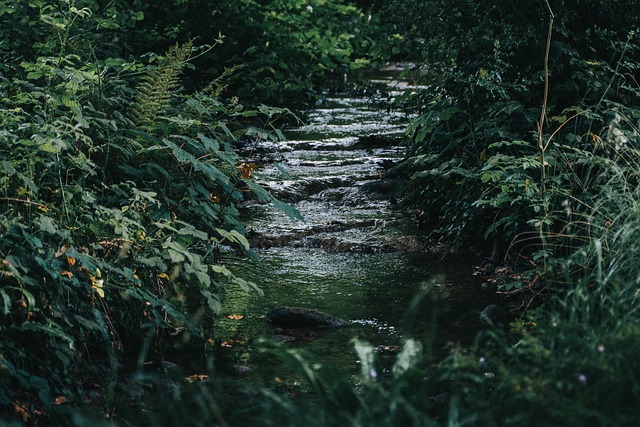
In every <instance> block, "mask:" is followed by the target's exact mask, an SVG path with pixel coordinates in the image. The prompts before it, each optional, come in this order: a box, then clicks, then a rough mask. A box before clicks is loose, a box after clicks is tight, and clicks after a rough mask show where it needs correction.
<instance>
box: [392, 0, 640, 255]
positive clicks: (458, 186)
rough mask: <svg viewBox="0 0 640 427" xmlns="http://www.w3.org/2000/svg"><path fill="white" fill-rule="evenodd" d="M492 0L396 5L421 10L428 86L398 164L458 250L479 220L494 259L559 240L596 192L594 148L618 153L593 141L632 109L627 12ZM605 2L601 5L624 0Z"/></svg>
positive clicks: (633, 60) (606, 137) (607, 136)
mask: <svg viewBox="0 0 640 427" xmlns="http://www.w3.org/2000/svg"><path fill="white" fill-rule="evenodd" d="M490 3H491V4H488V3H487V4H485V3H482V2H480V3H478V2H475V3H470V2H456V3H454V4H453V5H450V4H447V5H444V4H440V3H439V2H437V1H435V2H420V4H419V5H418V2H411V6H410V7H408V6H407V5H405V6H403V8H400V7H398V10H399V11H401V12H402V11H403V10H406V9H405V8H408V9H409V10H411V13H412V14H417V15H419V16H423V17H424V18H425V19H426V22H427V24H425V25H421V26H411V27H410V29H411V30H410V31H415V32H417V33H418V35H419V37H415V38H413V40H414V42H415V43H418V44H419V46H418V47H416V48H415V49H414V50H412V55H413V56H412V58H415V59H418V60H419V61H421V63H420V64H419V65H418V66H419V67H422V70H423V72H422V74H423V76H424V77H423V80H424V82H425V84H428V85H429V86H428V88H427V89H424V90H422V91H420V92H418V93H417V94H414V95H412V98H413V100H414V102H415V103H416V104H417V106H419V107H420V108H421V109H422V111H424V113H423V114H422V115H420V116H419V117H418V118H417V119H415V120H414V122H413V124H412V125H411V126H410V127H409V128H408V131H407V135H408V137H409V140H410V144H409V150H408V155H409V158H408V159H407V161H406V162H405V163H404V165H403V166H402V167H403V168H404V170H405V171H406V173H407V174H409V175H410V176H411V177H412V179H413V182H414V184H413V185H412V195H413V201H414V203H415V204H417V205H418V206H420V207H421V208H422V209H424V211H425V215H424V216H425V217H426V218H428V220H429V221H430V223H431V224H432V225H433V226H434V227H436V228H437V229H438V230H439V231H440V232H441V234H443V235H445V236H448V240H449V241H450V242H451V241H453V242H455V243H457V245H458V246H459V247H467V246H468V245H470V244H472V242H473V241H474V240H476V236H478V234H479V233H478V232H477V230H483V232H486V236H485V237H486V238H489V237H491V240H495V241H496V243H499V244H500V245H497V246H496V247H497V248H500V247H501V248H502V249H501V250H496V251H495V252H496V255H497V256H502V255H504V252H505V250H506V249H507V248H508V247H509V244H511V243H512V242H515V243H520V244H519V245H518V246H519V248H518V249H517V250H518V251H520V250H525V253H529V254H530V253H531V252H534V251H535V249H536V248H540V247H541V246H545V250H547V249H548V248H547V245H548V243H549V239H553V240H554V243H557V246H558V247H561V248H567V247H569V246H572V245H574V244H575V241H574V242H573V243H572V242H566V243H565V242H562V240H563V239H562V236H563V235H564V234H566V231H567V227H569V225H568V224H569V223H572V219H577V220H578V221H581V220H582V219H578V217H579V215H581V213H579V211H580V207H581V206H584V205H585V204H586V205H589V206H592V205H593V203H592V202H593V198H594V197H596V196H597V195H598V194H600V189H601V187H600V184H601V182H602V181H601V180H599V179H597V178H596V177H597V176H598V172H599V167H598V166H595V165H592V164H590V163H591V161H592V159H593V157H594V156H596V157H598V158H602V161H608V159H611V160H615V156H614V158H611V157H609V155H610V154H612V152H611V151H606V150H603V149H602V148H603V144H602V141H611V138H612V137H613V134H612V132H613V129H620V132H622V133H625V132H627V131H629V130H630V128H629V127H628V126H629V125H630V123H633V121H634V120H635V119H631V120H630V121H629V118H632V117H635V116H636V115H637V112H636V111H635V108H634V107H633V105H635V104H636V103H637V102H636V101H637V99H638V85H637V84H636V83H633V82H634V78H635V77H633V76H635V74H637V72H636V70H637V63H638V51H637V49H636V47H635V45H634V43H633V42H632V40H633V38H634V37H635V36H634V34H633V30H634V28H635V27H634V26H635V23H634V22H635V21H634V19H635V18H634V16H635V15H634V12H631V13H630V14H629V15H625V16H621V15H618V18H612V19H608V18H607V19H602V20H599V19H593V17H594V16H596V13H595V12H594V11H595V10H598V9H599V8H600V6H601V4H600V3H598V2H590V1H576V2H569V3H567V2H564V3H562V4H560V3H555V2H551V4H550V9H549V8H548V7H547V5H546V4H545V2H525V3H524V4H523V3H518V4H517V5H516V4H513V3H508V2H498V3H496V2H490ZM614 3H615V4H613V3H612V4H608V5H607V7H611V8H614V9H616V10H624V8H625V5H626V4H627V3H626V2H624V1H620V2H614ZM396 5H397V2H390V3H389V4H388V6H387V10H388V12H389V13H392V12H393V11H394V10H395V9H394V8H395V6H396ZM550 10H551V11H552V12H553V14H554V15H553V16H554V19H553V22H552V24H553V25H552V27H551V32H550V33H548V29H549V17H550ZM403 18H406V15H400V17H397V18H396V20H397V21H401V20H402V19H403ZM392 22H395V21H393V20H392ZM394 28H395V29H396V30H397V31H399V34H400V36H404V35H405V33H404V32H402V31H401V28H400V27H398V26H397V24H396V27H394ZM408 31H409V30H408ZM549 36H550V37H549ZM547 41H549V42H550V45H549V49H548V55H549V56H548V59H546V58H545V56H546V54H545V45H546V43H547ZM450 46H453V48H450ZM416 52H417V53H416ZM532 53H533V54H532ZM545 64H547V65H548V70H547V69H546V68H545ZM547 77H548V79H549V86H548V87H546V86H545V78H547ZM547 95H548V97H547ZM543 100H546V101H544V104H543ZM543 107H544V109H545V110H544V114H543V115H542V116H541V109H542V108H543ZM625 129H626V130H625ZM614 133H615V132H614ZM613 138H614V139H616V138H617V137H613ZM624 138H626V140H627V141H629V142H630V143H632V141H633V139H629V136H628V135H627V136H625V137H624ZM617 139H619V138H617ZM605 145H606V143H605ZM596 163H597V162H596ZM594 186H595V187H594ZM567 203H568V204H569V205H570V206H569V208H567ZM567 209H569V210H570V211H572V212H574V213H576V215H577V216H573V217H571V218H567V217H566V215H565V214H566V212H567ZM523 233H524V234H523ZM580 238H581V237H578V240H579V239H580ZM532 248H533V249H532ZM560 253H562V251H560ZM540 257H541V259H546V258H547V257H546V256H545V255H543V254H541V255H540ZM541 262H542V261H541Z"/></svg>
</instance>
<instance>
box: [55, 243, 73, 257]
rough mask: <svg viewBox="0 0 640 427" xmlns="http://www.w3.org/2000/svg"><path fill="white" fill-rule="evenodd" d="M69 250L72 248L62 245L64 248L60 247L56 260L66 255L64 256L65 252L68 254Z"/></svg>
mask: <svg viewBox="0 0 640 427" xmlns="http://www.w3.org/2000/svg"><path fill="white" fill-rule="evenodd" d="M69 248H70V246H69V245H67V244H64V245H62V246H61V247H60V249H58V250H57V251H56V253H55V257H56V258H58V257H61V256H62V255H64V254H65V252H67V251H68V250H69Z"/></svg>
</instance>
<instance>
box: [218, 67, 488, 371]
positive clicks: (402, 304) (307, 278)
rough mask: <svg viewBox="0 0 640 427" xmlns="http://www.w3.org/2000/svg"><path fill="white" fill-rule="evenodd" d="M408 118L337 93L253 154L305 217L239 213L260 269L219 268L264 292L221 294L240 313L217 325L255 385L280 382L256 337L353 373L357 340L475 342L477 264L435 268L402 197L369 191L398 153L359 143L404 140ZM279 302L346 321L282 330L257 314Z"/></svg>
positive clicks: (389, 76) (437, 348) (232, 263)
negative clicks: (333, 326)
mask: <svg viewBox="0 0 640 427" xmlns="http://www.w3.org/2000/svg"><path fill="white" fill-rule="evenodd" d="M397 76H398V70H388V71H383V72H379V73H377V75H375V76H372V78H371V79H372V80H371V81H374V82H375V84H376V87H377V88H378V89H377V90H379V91H380V96H379V97H378V98H381V99H386V97H387V94H389V96H395V95H396V94H397V92H396V91H397V89H398V88H399V87H401V86H402V85H400V84H399V83H398V80H397ZM405 86H406V85H405ZM402 87H404V86H402ZM408 120H409V117H408V116H407V115H406V114H404V113H402V112H399V111H393V110H390V109H389V110H388V109H387V108H386V107H385V106H384V105H382V106H381V105H380V104H379V103H375V104H373V103H371V102H370V98H365V97H350V96H346V95H345V96H336V97H331V98H329V99H327V100H326V101H325V102H323V103H322V105H321V106H319V107H318V108H317V109H316V110H315V111H313V112H312V113H311V115H310V117H309V120H308V122H307V123H306V124H305V125H304V126H300V127H297V128H295V129H289V130H288V131H286V132H285V134H286V135H287V137H288V139H289V141H287V142H284V143H282V144H280V145H279V146H278V147H273V145H270V146H269V147H266V148H265V147H259V146H258V147H256V152H263V153H264V151H265V150H266V151H269V153H270V155H271V157H272V158H273V157H275V158H277V159H278V164H277V165H275V164H271V163H267V164H263V167H262V168H261V170H260V171H258V172H257V173H256V180H257V181H258V182H259V183H261V184H262V185H264V186H265V187H267V188H269V189H270V190H271V191H272V192H273V193H275V194H276V195H278V196H279V197H280V198H281V199H282V200H285V201H288V202H290V203H291V204H292V206H294V207H295V208H296V209H297V210H298V211H299V212H300V213H301V214H302V215H303V216H304V218H305V221H304V222H300V221H297V220H293V219H290V218H288V217H287V216H286V215H284V214H283V213H282V212H280V211H278V210H275V209H273V208H271V207H269V206H264V205H259V204H253V205H251V206H248V207H246V212H247V213H248V215H249V223H248V227H249V229H250V230H251V234H252V235H255V236H258V237H259V239H262V241H268V242H269V244H264V245H263V246H262V247H264V249H258V250H256V253H257V255H258V256H259V259H258V260H257V261H248V260H247V259H244V258H242V259H241V258H235V257H233V256H231V257H227V258H226V259H225V260H224V262H225V264H226V265H228V266H229V267H230V268H231V269H232V270H233V271H234V272H235V273H236V274H237V275H239V276H240V277H243V278H246V279H249V280H252V281H254V282H256V283H257V284H258V286H259V287H260V288H261V289H262V290H263V291H264V296H260V295H257V294H246V293H244V292H241V291H239V290H231V291H230V292H229V294H228V295H227V299H226V304H225V308H224V310H225V314H238V315H244V316H245V317H244V318H243V319H241V320H232V319H226V318H224V319H222V320H221V321H220V323H219V324H218V325H216V332H215V333H216V334H217V336H218V340H219V341H225V342H233V343H234V344H233V345H232V346H230V347H229V350H228V353H229V355H228V357H230V359H231V361H232V362H234V363H241V364H243V365H247V366H249V367H251V368H252V369H253V371H254V373H253V374H252V375H254V376H255V377H263V378H266V379H268V378H269V377H272V376H274V375H277V374H278V370H279V369H280V368H279V367H277V366H274V365H273V363H272V361H269V362H267V361H266V359H264V356H263V355H261V354H260V353H259V352H257V351H256V345H255V343H256V341H257V340H258V338H267V339H274V340H280V341H285V342H286V345H289V346H294V347H303V348H305V349H308V350H311V351H312V352H314V353H315V354H317V355H319V356H320V357H321V358H322V359H323V360H324V361H325V362H326V363H330V364H333V365H335V366H337V367H339V368H341V369H345V370H346V371H349V370H350V369H353V368H354V367H355V360H356V357H355V353H354V352H352V351H350V340H351V339H352V338H354V337H358V338H361V339H366V340H368V341H370V342H371V343H372V344H373V345H375V346H394V345H399V344H401V343H402V340H403V339H405V338H408V337H416V338H420V339H422V340H423V341H424V342H425V344H426V348H427V350H428V352H430V353H432V354H435V355H438V354H441V352H442V349H443V348H444V347H445V344H446V343H447V342H448V341H462V342H468V341H469V340H471V339H472V337H473V336H474V335H475V333H476V332H477V330H478V329H479V327H480V325H479V322H478V313H479V311H480V310H481V308H482V307H483V306H484V305H485V304H486V301H485V298H484V296H483V295H482V294H480V293H479V290H478V289H477V281H476V279H475V278H474V277H473V276H472V268H471V265H472V264H473V262H474V261H477V260H471V259H457V260H447V261H442V260H440V259H438V258H436V257H434V256H433V255H429V254H428V252H427V246H428V245H424V242H425V241H426V240H427V239H426V237H425V236H421V235H420V232H419V230H417V229H416V228H415V227H414V225H413V222H412V219H411V217H410V215H408V214H407V213H405V212H403V211H401V210H398V209H397V200H396V199H397V196H398V194H396V193H397V192H398V190H394V188H391V189H390V190H389V194H386V193H384V192H382V193H379V192H374V193H373V194H372V193H371V192H367V191H364V190H365V186H366V185H371V184H370V183H375V182H376V181H380V180H381V179H382V178H383V174H384V171H385V166H388V165H389V164H390V163H393V162H396V161H398V160H399V159H400V158H401V156H402V153H403V148H402V147H400V146H397V145H391V146H380V144H374V146H372V147H366V146H362V144H356V143H358V141H359V140H360V138H361V137H370V136H372V135H376V136H381V137H385V138H388V139H389V140H392V139H393V138H395V137H399V136H401V135H402V132H403V129H404V127H405V125H406V124H407V122H408ZM354 144H356V145H354ZM250 160H254V161H255V162H257V163H260V162H261V159H260V158H256V159H250ZM282 170H285V171H286V173H284V174H283V173H282ZM385 185H386V184H385ZM393 185H394V183H393V182H391V183H390V184H389V186H391V187H393ZM383 187H384V186H383ZM394 191H395V193H394ZM399 195H400V196H401V193H400V194H399ZM259 239H258V240H259ZM279 306H299V307H306V308H313V309H318V310H322V311H325V312H327V313H330V314H332V315H335V316H338V317H340V318H343V319H346V320H350V321H351V323H352V325H351V326H350V327H347V328H344V329H339V330H318V331H308V330H303V331H292V330H284V331H283V330H280V329H277V328H273V327H271V326H270V325H269V324H268V323H267V321H266V319H265V318H264V316H265V314H266V313H267V312H268V310H270V309H272V308H275V307H279Z"/></svg>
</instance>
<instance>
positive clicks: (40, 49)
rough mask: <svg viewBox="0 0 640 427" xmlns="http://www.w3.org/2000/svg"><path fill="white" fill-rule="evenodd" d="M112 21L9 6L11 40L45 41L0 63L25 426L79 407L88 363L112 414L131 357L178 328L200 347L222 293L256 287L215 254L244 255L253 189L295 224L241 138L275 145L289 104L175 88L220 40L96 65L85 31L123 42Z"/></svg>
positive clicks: (0, 214)
mask: <svg viewBox="0 0 640 427" xmlns="http://www.w3.org/2000/svg"><path fill="white" fill-rule="evenodd" d="M111 12H113V10H112V9H111V8H107V9H106V10H105V9H101V8H100V7H99V5H98V3H97V2H93V1H77V2H69V1H35V2H29V3H28V4H26V3H25V4H17V5H13V6H2V7H1V8H0V18H2V19H3V20H4V21H7V22H9V23H11V24H12V25H11V26H10V28H9V29H6V30H5V29H3V30H1V31H0V34H2V36H3V39H4V38H5V36H8V37H7V39H12V40H13V39H17V38H18V36H19V35H25V34H26V35H29V36H30V37H33V38H34V39H36V40H37V42H35V43H33V44H32V45H30V44H28V43H22V42H18V41H16V43H14V44H11V45H10V46H9V49H8V51H3V57H2V63H1V67H2V68H0V71H1V73H2V75H1V78H2V81H3V85H2V88H3V89H2V94H1V95H2V100H1V102H2V108H1V109H0V129H1V131H0V132H1V135H2V142H1V144H0V157H1V158H2V161H1V162H0V171H1V174H0V206H2V210H1V211H0V236H1V238H0V297H1V298H0V300H1V304H0V313H1V315H0V367H1V368H2V372H3V374H2V376H1V377H0V387H1V388H2V390H3V393H2V394H1V395H0V403H2V405H3V408H6V409H5V411H6V412H5V415H7V414H11V415H14V416H15V415H17V416H19V417H21V418H22V419H23V421H29V422H36V420H37V419H38V418H43V419H44V418H46V417H47V416H48V414H50V413H52V412H53V411H54V410H57V403H60V402H61V401H66V400H76V403H79V402H80V399H82V397H83V393H84V376H90V375H94V374H92V373H91V370H92V369H93V370H95V371H98V370H104V371H106V372H107V374H106V375H101V377H103V378H102V379H101V380H100V381H105V380H106V382H108V383H110V386H109V387H106V388H105V390H107V396H105V397H106V399H107V402H106V405H107V406H108V404H109V398H110V396H111V397H112V395H110V394H109V392H108V390H112V389H113V386H114V385H115V381H116V377H117V373H118V370H119V369H120V367H121V359H122V356H123V355H138V354H141V355H142V356H141V357H151V355H152V354H153V353H151V355H147V354H145V353H144V352H143V347H144V346H145V345H147V344H148V343H149V342H150V341H154V342H155V344H158V345H160V344H162V343H163V342H166V341H169V338H170V337H169V332H170V333H171V335H173V336H174V337H173V338H171V340H173V341H179V342H180V343H182V344H186V343H187V342H189V341H190V340H194V339H196V340H197V339H202V338H203V332H202V327H201V326H202V325H203V324H210V323H211V321H212V319H213V317H214V316H215V315H217V314H219V312H220V310H221V299H222V298H223V295H224V290H225V288H226V287H227V286H229V285H235V286H240V287H241V288H243V289H244V290H246V291H252V290H253V291H259V290H258V289H257V288H256V287H255V285H254V284H252V283H249V282H247V281H245V280H243V279H242V278H240V277H236V276H235V275H234V274H233V272H231V271H230V270H228V269H227V268H226V267H225V266H224V265H223V264H221V263H220V257H219V247H220V246H221V245H225V246H228V247H230V248H235V249H236V250H238V251H241V252H247V251H249V245H248V242H247V240H246V238H245V237H244V235H243V232H244V228H243V225H242V221H241V219H240V215H239V212H238V209H237V204H238V203H240V202H242V201H243V200H244V199H245V197H246V196H245V193H247V192H251V191H253V192H255V195H256V196H257V197H260V198H261V199H263V200H264V201H265V202H269V203H275V204H277V205H278V206H281V207H283V208H285V209H286V210H287V213H289V214H291V215H295V216H299V215H298V214H297V212H295V211H294V210H293V209H291V208H288V207H286V205H284V204H282V203H280V202H279V201H277V200H275V199H274V198H273V197H272V196H271V195H269V194H268V193H267V192H266V191H265V190H263V189H261V188H260V187H259V186H257V185H256V184H255V183H254V182H253V181H252V179H251V169H252V167H253V166H252V165H247V162H246V161H244V160H243V159H242V158H240V157H239V155H238V154H237V148H238V146H239V145H240V144H241V140H242V139H243V138H247V139H251V138H253V137H254V136H255V137H258V136H259V137H267V138H272V139H273V140H277V139H279V138H280V137H281V133H279V132H276V131H275V123H276V122H277V121H278V120H279V119H280V118H282V117H284V116H288V115H289V114H290V113H289V111H288V110H284V109H277V108H270V107H266V106H260V107H259V108H257V109H254V110H245V109H244V108H243V105H242V104H240V103H239V102H238V101H237V100H236V99H225V98H223V97H222V84H221V83H220V81H219V80H213V81H212V82H211V84H210V85H208V87H206V88H205V89H203V90H201V91H196V92H192V93H187V92H185V91H183V90H181V76H182V74H183V70H184V69H185V68H188V67H190V65H189V62H190V60H191V59H192V58H193V56H195V55H198V54H205V53H207V52H210V51H211V49H212V48H213V46H203V47H195V46H194V45H193V44H192V43H190V42H189V43H185V44H183V45H173V46H172V47H171V48H169V50H168V51H167V53H166V54H165V55H159V54H155V53H154V54H149V55H147V56H146V57H147V58H149V59H148V61H146V62H143V60H141V59H139V58H138V59H136V58H131V57H128V58H121V57H102V53H104V52H109V51H110V50H113V49H114V45H113V44H112V40H113V39H109V38H108V37H105V38H104V40H106V41H105V42H104V43H105V44H106V46H105V49H104V52H103V51H102V50H101V49H100V47H101V46H102V44H101V43H102V42H101V40H102V39H101V38H100V36H101V35H102V36H104V34H97V35H93V34H92V33H91V32H89V34H91V35H90V36H87V37H85V31H86V30H87V29H89V28H100V29H101V30H100V31H99V32H104V33H108V34H110V35H111V36H112V37H114V38H117V35H118V34H122V31H123V28H122V27H121V26H120V25H119V22H120V21H119V20H120V19H121V18H122V16H119V15H118V16H116V17H115V18H114V17H113V16H111V15H109V13H111ZM38 18H39V19H38ZM17 58H20V60H16V59H17ZM255 125H259V126H260V125H264V126H265V128H264V129H260V128H257V127H255ZM145 343H146V344H145ZM89 364H91V365H93V366H92V367H89V366H88V365H89ZM70 374H74V375H70ZM3 412H4V411H3Z"/></svg>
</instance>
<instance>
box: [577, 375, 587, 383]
mask: <svg viewBox="0 0 640 427" xmlns="http://www.w3.org/2000/svg"><path fill="white" fill-rule="evenodd" d="M578 381H580V382H581V383H582V384H585V383H586V382H587V376H586V375H585V374H580V375H578Z"/></svg>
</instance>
